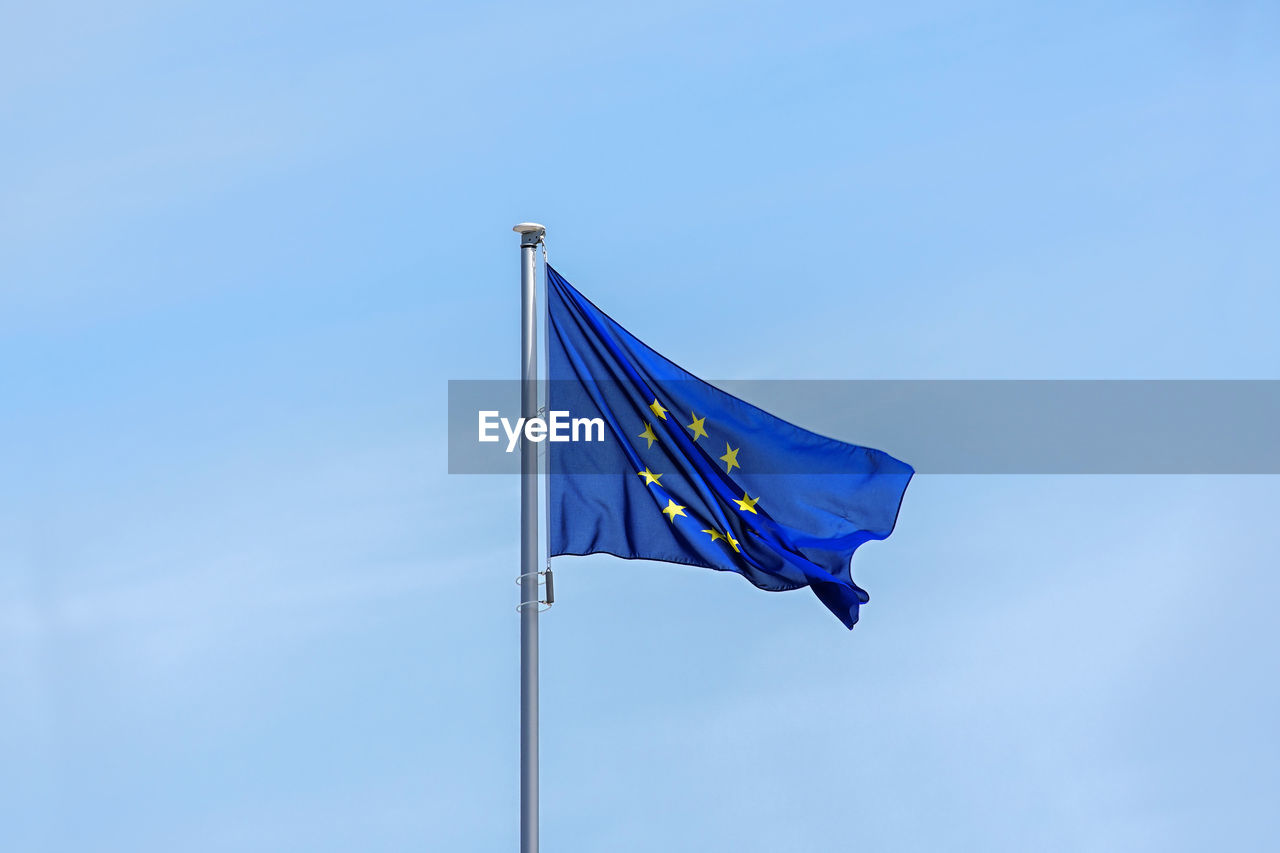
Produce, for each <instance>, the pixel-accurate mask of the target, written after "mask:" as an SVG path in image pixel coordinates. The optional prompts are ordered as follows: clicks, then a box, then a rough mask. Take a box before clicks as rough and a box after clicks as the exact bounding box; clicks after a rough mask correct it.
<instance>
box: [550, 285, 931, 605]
mask: <svg viewBox="0 0 1280 853" xmlns="http://www.w3.org/2000/svg"><path fill="white" fill-rule="evenodd" d="M547 301H548V324H547V325H548V342H547V369H548V375H549V376H548V378H549V380H550V385H549V390H548V407H549V408H550V409H551V410H552V411H567V412H569V413H570V415H571V416H572V417H573V418H575V419H576V418H599V419H601V420H602V421H603V422H604V424H605V428H604V435H603V439H604V440H603V441H592V442H588V441H582V440H579V441H571V442H568V443H557V444H550V445H548V447H550V448H551V449H550V467H549V471H550V474H551V478H550V507H549V511H550V527H551V530H550V533H551V541H550V553H551V554H552V555H559V554H592V553H608V554H614V555H616V556H619V557H625V558H628V559H644V560H661V561H664V562H670V563H684V564H686V565H690V566H702V567H704V568H708V569H717V570H719V571H727V572H736V573H738V574H740V575H742V576H743V577H745V578H746V579H747V580H749V581H751V583H753V584H755V585H756V586H757V587H759V588H760V589H767V590H787V589H798V588H799V587H803V586H807V587H809V588H810V589H812V590H813V592H814V594H815V595H817V596H818V598H819V600H821V601H822V603H823V604H825V605H826V606H827V607H828V608H830V610H831V612H833V613H835V615H836V616H837V617H838V618H839V619H840V621H841V622H843V623H844V624H845V625H846V626H848V627H849V628H852V627H853V625H854V623H855V622H857V621H858V608H859V607H860V606H861V605H863V604H865V603H866V602H867V598H868V597H867V593H866V592H864V591H863V590H862V589H861V588H860V587H858V585H857V584H855V583H854V582H853V578H852V575H851V574H850V570H849V564H850V560H851V559H852V557H853V552H854V551H855V550H856V549H857V547H858V546H859V545H861V544H862V543H863V542H866V541H868V540H871V539H884V538H886V537H887V536H888V535H889V534H890V533H892V532H893V527H894V523H895V522H896V520H897V517H898V508H899V506H900V505H901V503H902V496H903V493H904V492H905V491H906V488H907V484H908V483H909V482H910V480H911V475H912V474H913V473H914V469H913V468H912V467H911V466H910V465H908V464H906V463H905V462H901V461H899V460H897V459H894V458H893V457H892V456H890V455H888V454H887V453H882V452H881V451H879V450H871V449H869V448H866V447H858V446H856V445H852V444H846V443H844V442H841V441H835V440H833V439H830V438H825V437H823V436H820V435H816V434H814V433H812V432H809V431H808V430H804V429H801V428H800V427H797V426H794V425H792V424H789V423H787V422H786V421H784V420H781V419H780V418H776V417H774V416H773V415H770V414H768V413H767V412H764V411H761V410H760V409H758V408H756V407H755V406H752V405H751V404H749V403H746V402H744V401H742V400H739V399H738V398H737V397H734V396H733V395H731V394H728V393H726V392H724V391H721V390H720V389H718V388H716V387H714V386H712V385H709V384H707V383H705V382H703V381H702V380H700V379H698V378H696V377H695V376H693V375H692V374H690V373H688V372H686V371H685V370H683V369H681V368H680V367H678V366H676V365H675V364H673V363H672V362H670V361H668V360H667V359H666V358H664V357H663V356H661V355H659V354H658V353H656V352H654V351H653V350H652V349H650V348H649V347H647V346H645V345H644V344H643V343H641V342H640V341H639V340H638V339H636V338H635V337H634V336H633V335H631V334H630V333H629V332H627V330H626V329H624V328H622V326H620V325H618V324H617V323H616V322H614V321H613V319H612V318H610V317H609V316H608V315H606V314H605V313H604V312H603V311H601V310H600V309H599V308H597V307H596V306H595V305H593V304H592V303H591V302H589V301H588V300H587V299H586V298H585V297H583V295H582V294H581V293H579V292H578V291H577V290H575V289H574V288H573V286H572V285H570V284H569V282H567V281H566V280H565V279H564V278H563V277H562V276H561V275H560V274H559V273H557V272H556V271H555V270H554V269H552V268H551V267H550V266H548V267H547Z"/></svg>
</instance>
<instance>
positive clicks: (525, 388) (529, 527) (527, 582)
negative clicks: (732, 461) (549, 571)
mask: <svg viewBox="0 0 1280 853" xmlns="http://www.w3.org/2000/svg"><path fill="white" fill-rule="evenodd" d="M512 230H514V231H515V232H516V233H518V234H519V235H520V358H521V363H520V415H521V417H524V418H535V417H537V416H538V313H537V310H536V304H537V300H536V298H535V295H536V292H537V278H536V273H535V263H536V260H537V256H536V253H537V249H538V244H539V243H541V242H542V238H543V236H544V235H545V234H546V233H547V229H545V228H543V227H542V226H541V225H539V224H537V223H536V222H521V223H520V224H519V225H517V226H515V228H514V229H512ZM538 599H539V595H538V448H537V445H535V444H534V443H533V442H531V441H529V439H528V438H527V437H523V436H522V437H521V439H520V853H538Z"/></svg>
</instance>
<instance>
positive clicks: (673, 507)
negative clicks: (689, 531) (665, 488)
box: [662, 498, 684, 524]
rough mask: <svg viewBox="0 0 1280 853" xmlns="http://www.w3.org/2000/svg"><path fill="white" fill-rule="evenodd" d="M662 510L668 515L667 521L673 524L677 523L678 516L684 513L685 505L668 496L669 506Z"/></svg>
mask: <svg viewBox="0 0 1280 853" xmlns="http://www.w3.org/2000/svg"><path fill="white" fill-rule="evenodd" d="M662 512H663V514H664V515H666V517H667V521H670V522H671V523H672V524H675V522H676V516H677V515H684V507H682V506H680V504H678V503H676V502H675V501H673V500H671V498H667V508H666V509H664V510H663V511H662Z"/></svg>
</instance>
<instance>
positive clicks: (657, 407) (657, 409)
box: [649, 397, 667, 421]
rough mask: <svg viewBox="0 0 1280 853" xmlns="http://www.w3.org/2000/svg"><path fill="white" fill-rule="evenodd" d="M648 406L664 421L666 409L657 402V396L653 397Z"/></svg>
mask: <svg viewBox="0 0 1280 853" xmlns="http://www.w3.org/2000/svg"><path fill="white" fill-rule="evenodd" d="M649 408H650V410H652V411H653V413H654V414H655V415H657V416H658V417H660V418H662V419H663V420H664V421H665V420H666V419H667V410H666V409H664V408H662V404H661V403H659V402H658V398H657V397H654V398H653V402H652V403H650V404H649Z"/></svg>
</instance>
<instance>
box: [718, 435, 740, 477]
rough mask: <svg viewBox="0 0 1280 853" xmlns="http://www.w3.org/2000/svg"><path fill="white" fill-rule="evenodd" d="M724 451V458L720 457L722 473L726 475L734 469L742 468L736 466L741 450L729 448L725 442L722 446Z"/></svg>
mask: <svg viewBox="0 0 1280 853" xmlns="http://www.w3.org/2000/svg"><path fill="white" fill-rule="evenodd" d="M724 449H725V451H726V452H725V454H724V456H721V457H720V458H721V459H723V460H724V472H725V473H726V474H728V473H729V472H730V471H732V470H733V469H734V468H741V467H742V466H741V465H739V464H738V451H739V450H741V449H742V448H741V447H730V446H729V442H727V441H726V442H725V444H724Z"/></svg>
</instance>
